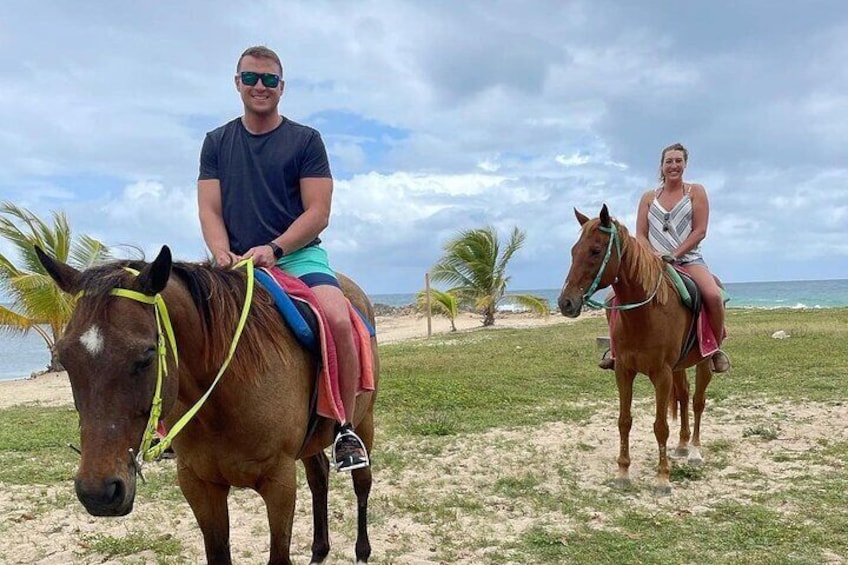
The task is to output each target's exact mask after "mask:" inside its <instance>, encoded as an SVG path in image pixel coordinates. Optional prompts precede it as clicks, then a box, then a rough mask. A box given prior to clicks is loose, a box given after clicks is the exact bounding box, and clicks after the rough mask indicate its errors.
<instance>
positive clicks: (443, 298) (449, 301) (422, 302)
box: [416, 288, 459, 332]
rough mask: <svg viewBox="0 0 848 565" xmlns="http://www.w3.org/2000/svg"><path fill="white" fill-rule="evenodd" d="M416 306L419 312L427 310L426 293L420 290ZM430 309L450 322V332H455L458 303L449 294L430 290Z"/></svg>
mask: <svg viewBox="0 0 848 565" xmlns="http://www.w3.org/2000/svg"><path fill="white" fill-rule="evenodd" d="M416 306H417V307H418V310H419V311H423V310H425V309H426V308H427V291H426V290H422V291H421V292H419V293H418V296H417V297H416ZM430 308H431V309H432V310H433V311H434V312H435V313H436V314H440V315H442V316H444V317H446V318H447V319H448V320H450V325H451V331H452V332H455V331H456V317H457V316H458V315H459V302H458V301H457V299H456V296H454V295H453V294H452V293H450V292H442V291H441V290H438V289H435V288H431V289H430Z"/></svg>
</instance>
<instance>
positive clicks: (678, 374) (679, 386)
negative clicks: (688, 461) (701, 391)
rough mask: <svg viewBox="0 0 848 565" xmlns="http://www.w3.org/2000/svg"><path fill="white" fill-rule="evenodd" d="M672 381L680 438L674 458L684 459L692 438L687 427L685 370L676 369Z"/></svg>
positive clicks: (687, 391) (687, 453) (687, 394)
mask: <svg viewBox="0 0 848 565" xmlns="http://www.w3.org/2000/svg"><path fill="white" fill-rule="evenodd" d="M672 375H673V376H672V378H673V379H674V398H673V399H672V401H673V402H676V403H677V406H678V412H679V414H678V417H679V418H680V437H679V438H678V442H677V448H676V449H675V450H674V457H686V456H687V455H689V439H690V438H691V437H692V434H691V428H690V427H689V379H688V378H687V377H686V369H678V370H676V371H674V373H673V374H672Z"/></svg>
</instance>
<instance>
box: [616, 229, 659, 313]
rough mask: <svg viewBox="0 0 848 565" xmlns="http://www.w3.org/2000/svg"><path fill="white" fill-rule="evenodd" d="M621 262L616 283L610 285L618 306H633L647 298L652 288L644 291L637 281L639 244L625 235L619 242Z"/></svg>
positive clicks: (633, 238)
mask: <svg viewBox="0 0 848 565" xmlns="http://www.w3.org/2000/svg"><path fill="white" fill-rule="evenodd" d="M621 244H622V245H621V261H620V263H619V267H618V276H617V277H616V282H614V283H613V284H612V288H613V290H614V291H615V295H616V297H617V298H618V302H619V303H620V304H633V303H637V302H641V301H643V300H645V299H646V298H648V296H649V295H650V294H651V292H653V288H651V289H645V288H644V287H643V285H642V282H641V281H640V280H639V279H638V276H637V273H638V271H637V269H635V268H634V267H635V264H636V262H637V260H638V257H639V252H640V251H641V250H640V249H639V242H638V241H637V240H636V238H635V237H633V236H631V235H629V234H627V235H626V236H625V237H624V238H622V242H621Z"/></svg>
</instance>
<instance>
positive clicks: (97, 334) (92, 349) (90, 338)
mask: <svg viewBox="0 0 848 565" xmlns="http://www.w3.org/2000/svg"><path fill="white" fill-rule="evenodd" d="M80 343H81V344H82V345H83V347H85V350H86V351H88V352H89V353H90V354H91V356H92V357H97V354H98V353H100V352H101V351H103V333H102V332H101V331H100V328H99V327H97V326H96V325H93V326H91V327H90V328H88V329H87V330H85V333H84V334H82V335H81V336H80Z"/></svg>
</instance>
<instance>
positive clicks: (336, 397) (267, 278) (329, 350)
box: [254, 267, 376, 445]
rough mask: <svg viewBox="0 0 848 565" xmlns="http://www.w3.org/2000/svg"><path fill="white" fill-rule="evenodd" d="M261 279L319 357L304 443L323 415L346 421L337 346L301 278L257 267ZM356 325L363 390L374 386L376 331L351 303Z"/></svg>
mask: <svg viewBox="0 0 848 565" xmlns="http://www.w3.org/2000/svg"><path fill="white" fill-rule="evenodd" d="M254 275H255V277H256V281H257V282H259V283H260V284H261V285H262V286H263V287H264V288H265V289H266V290H267V291H268V293H269V294H270V295H271V297H272V298H273V299H274V303H275V305H276V306H277V310H279V312H280V315H281V317H282V318H283V321H284V323H286V324H287V325H288V327H289V329H291V331H292V333H293V334H294V336H295V338H296V339H297V341H298V342H299V343H300V344H301V345H302V346H303V347H304V349H306V350H307V351H309V352H310V353H311V354H312V355H313V357H314V358H315V360H316V366H317V371H316V379H315V386H313V389H312V395H311V399H310V407H309V412H310V422H309V425H308V431H307V435H306V438H305V439H304V445H305V444H306V443H307V441H308V439H309V438H310V437H311V436H312V434H313V433H314V431H315V429H316V427H317V424H318V419H319V417H324V418H329V419H332V420H336V421H342V420H344V419H345V418H344V417H343V416H342V414H343V413H344V407H343V406H342V402H341V393H340V391H339V384H338V362H337V360H336V347H335V343H334V342H333V336H332V335H331V333H330V331H329V326H328V324H327V323H326V321H325V320H323V319H322V312H321V309H320V306H318V304H317V300H316V299H315V296H314V294H312V291H311V290H310V289H309V288H308V287H307V286H306V285H305V284H304V283H303V282H302V281H301V280H300V279H297V278H295V277H292V276H291V275H288V274H286V273H284V272H283V271H281V270H280V269H278V268H276V267H274V268H272V269H256V270H255V271H254ZM348 310H349V311H350V318H351V324H352V325H353V328H354V339H355V341H356V345H357V350H358V353H359V362H360V382H359V387H358V392H359V391H369V390H374V367H373V365H372V358H371V338H372V337H374V336H375V335H376V332H375V330H374V328H373V326H372V325H371V324H370V323H369V322H368V319H367V318H366V317H365V315H364V314H363V313H362V312H361V311H360V310H359V309H358V308H356V307H354V306H353V304H349V305H348Z"/></svg>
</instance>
